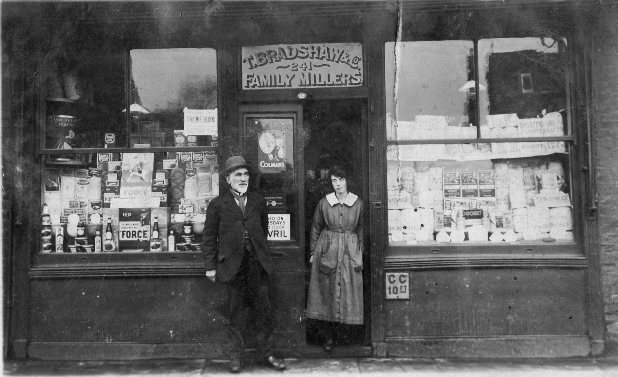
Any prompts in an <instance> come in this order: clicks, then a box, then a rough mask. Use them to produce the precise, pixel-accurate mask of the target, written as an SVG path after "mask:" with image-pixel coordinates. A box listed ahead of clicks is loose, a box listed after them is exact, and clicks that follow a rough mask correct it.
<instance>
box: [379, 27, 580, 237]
mask: <svg viewBox="0 0 618 377" xmlns="http://www.w3.org/2000/svg"><path fill="white" fill-rule="evenodd" d="M398 45H401V46H398ZM563 45H564V44H563V43H554V44H552V40H548V39H538V38H537V39H532V38H522V39H510V40H498V41H497V40H482V41H480V42H479V46H478V50H479V51H480V53H479V59H480V60H481V61H480V62H478V63H476V62H475V60H476V58H475V57H474V56H473V53H472V51H474V48H473V47H472V46H473V45H472V42H461V41H457V42H453V41H444V42H403V43H397V44H395V43H387V44H386V55H385V56H386V62H385V64H386V67H387V68H386V78H385V79H386V80H385V81H386V88H385V89H386V105H387V109H388V110H387V112H388V115H387V119H386V127H387V135H388V142H387V144H388V145H387V151H386V160H387V182H386V184H387V196H388V237H389V244H390V245H391V246H405V245H423V244H426V245H448V244H452V245H482V244H496V245H498V244H507V243H509V244H528V243H544V244H545V243H551V244H553V245H555V244H564V243H573V242H574V240H575V235H574V234H576V232H575V229H574V223H573V214H572V200H573V199H574V198H573V194H574V193H573V190H572V185H571V179H570V170H571V164H570V161H571V156H570V154H569V151H570V149H571V148H569V143H570V141H571V140H570V139H569V138H564V135H566V134H567V132H566V130H567V127H566V125H567V124H568V119H567V118H568V113H567V112H565V108H567V96H566V93H567V92H566V88H567V86H568V82H567V80H566V75H565V69H564V58H563V57H562V56H561V54H562V53H563V51H560V48H559V47H558V46H563ZM547 46H550V47H547ZM502 52H504V53H507V52H508V53H513V55H515V56H517V58H513V56H512V55H508V56H510V57H511V58H506V57H501V56H500V57H496V56H494V55H496V54H498V55H499V54H501V53H502ZM432 56H435V57H436V58H432ZM438 57H439V58H438ZM432 59H435V61H434V60H432ZM442 59H447V60H449V61H448V62H440V61H439V60H442ZM530 60H534V61H535V62H534V63H530V62H529V61H530ZM495 61H498V63H499V64H501V65H496V64H498V63H494V62H495ZM474 64H478V65H479V72H480V75H481V79H480V80H479V85H478V88H479V89H480V96H479V97H480V99H479V101H480V102H479V107H480V111H478V110H477V109H476V108H475V106H477V104H476V102H475V101H476V97H477V96H476V95H475V93H476V90H475V89H476V88H477V85H476V82H475V80H476V78H475V77H474V75H472V76H470V75H469V71H470V67H471V66H472V67H473V66H474ZM457 65H458V67H455V66H457ZM535 65H537V66H535ZM419 67H421V68H419ZM423 67H427V68H423ZM531 67H532V68H531ZM507 68H508V69H507ZM430 71H432V72H430ZM433 71H438V72H440V73H441V74H436V73H435V72H433ZM473 71H474V69H473ZM500 71H505V72H502V73H499V72H500ZM515 71H517V72H518V74H517V81H516V83H517V85H515V82H512V83H510V81H508V80H510V79H513V80H515V74H514V73H513V72H515ZM520 73H521V74H520ZM502 76H506V77H510V78H509V79H508V80H507V79H506V78H504V77H502ZM462 80H464V81H462ZM465 80H467V81H465ZM456 82H457V83H459V84H456ZM462 82H463V83H464V84H463V85H462V84H461V83H462ZM458 85H459V86H458ZM429 88H439V89H436V90H435V91H432V90H429ZM460 89H461V90H460ZM530 95H532V97H525V96H530ZM494 96H501V97H500V101H494V100H493V97H494ZM522 96H523V97H522ZM428 98H431V99H428ZM455 98H457V99H458V101H455V100H454V99H455ZM471 103H472V105H470V104H471ZM497 103H500V105H499V106H500V107H498V105H496V104H497ZM418 104H423V105H422V106H421V107H418V108H417V107H415V106H417V105H418ZM457 104H458V105H459V107H458V106H457ZM427 108H430V109H432V110H431V114H428V113H424V111H425V109H427ZM461 109H465V111H463V112H462V111H461ZM477 111H478V112H479V113H480V114H481V116H480V119H479V120H476V119H475V116H474V115H473V114H474V113H477ZM425 116H431V118H430V119H431V122H429V121H428V120H426V119H429V117H428V118H425ZM457 116H459V118H458V119H459V121H458V122H453V119H455V118H457ZM537 116H538V117H537ZM485 119H486V120H491V122H493V123H492V124H491V125H490V124H488V123H485V121H484V120H485ZM507 120H508V121H509V122H511V123H509V124H508V125H507V124H506V123H507ZM438 122H439V123H438ZM499 122H504V123H505V124H504V125H503V124H502V123H500V125H499V126H497V124H498V123H499ZM533 123H534V124H533ZM537 123H538V124H537ZM479 124H480V133H477V131H476V127H479ZM507 127H512V128H514V130H509V131H504V130H501V131H488V130H492V129H498V128H500V129H504V128H507ZM455 128H458V129H466V128H468V129H474V131H471V132H470V133H466V132H465V131H461V130H457V131H455V132H453V129H455ZM520 129H521V132H520ZM533 129H535V130H537V131H538V132H534V131H533ZM438 130H439V131H438ZM487 132H503V133H491V134H488V133H487ZM508 132H511V133H510V134H509V133H508ZM440 135H444V136H440ZM479 137H480V138H481V139H480V140H479V142H470V139H477V138H479ZM511 137H517V138H521V139H523V140H518V142H509V138H511ZM539 137H542V138H543V139H541V140H538V138H539ZM552 137H555V138H554V139H553V140H552ZM483 138H491V139H492V140H487V142H483V140H482V139H483ZM527 138H536V140H535V139H531V140H529V141H528V140H525V139H527ZM432 139H433V140H432ZM439 139H456V140H453V141H448V142H446V143H445V142H444V140H442V141H441V140H439ZM457 140H461V141H462V142H457Z"/></svg>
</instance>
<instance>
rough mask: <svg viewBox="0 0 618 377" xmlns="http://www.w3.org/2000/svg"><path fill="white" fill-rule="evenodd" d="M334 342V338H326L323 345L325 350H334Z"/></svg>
mask: <svg viewBox="0 0 618 377" xmlns="http://www.w3.org/2000/svg"><path fill="white" fill-rule="evenodd" d="M333 346H334V342H333V339H332V338H326V340H325V341H324V344H323V345H322V347H324V351H326V352H330V351H332V350H333Z"/></svg>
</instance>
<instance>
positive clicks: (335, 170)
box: [328, 165, 353, 192]
mask: <svg viewBox="0 0 618 377" xmlns="http://www.w3.org/2000/svg"><path fill="white" fill-rule="evenodd" d="M333 176H335V177H339V178H345V180H346V184H347V186H348V192H351V191H352V187H353V180H352V177H350V175H349V174H348V170H346V169H345V168H344V167H343V166H341V165H333V166H331V168H330V169H328V182H329V183H330V182H331V180H332V179H333ZM330 188H331V191H332V185H331V187H330Z"/></svg>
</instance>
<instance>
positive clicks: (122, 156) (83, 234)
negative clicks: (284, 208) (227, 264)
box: [40, 151, 219, 254]
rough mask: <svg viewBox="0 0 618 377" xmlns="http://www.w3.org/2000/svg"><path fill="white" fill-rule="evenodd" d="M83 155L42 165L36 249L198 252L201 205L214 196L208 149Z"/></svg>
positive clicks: (215, 177) (215, 173) (214, 171)
mask: <svg viewBox="0 0 618 377" xmlns="http://www.w3.org/2000/svg"><path fill="white" fill-rule="evenodd" d="M84 156H87V155H84ZM89 161H93V162H92V166H87V167H75V168H74V167H70V166H69V167H64V166H61V167H57V166H56V165H53V164H51V165H50V166H48V167H47V168H46V170H45V173H44V177H45V179H44V182H43V187H42V189H43V190H42V196H43V198H42V202H43V203H46V204H44V205H43V207H42V210H41V249H40V252H41V253H66V254H71V253H116V252H119V253H120V252H121V253H128V252H134V253H135V252H155V253H157V252H174V251H190V252H197V251H199V250H200V242H201V234H202V232H203V228H204V221H205V219H206V217H205V216H206V215H205V213H206V208H207V207H208V203H209V202H210V200H211V199H212V198H213V197H215V196H216V195H218V194H219V169H218V166H217V158H216V155H215V154H214V153H213V152H207V151H201V152H179V153H176V152H165V153H157V154H155V153H118V154H113V153H101V154H99V155H98V156H97V158H96V159H94V158H92V159H89ZM95 164H96V165H95ZM184 224H189V228H190V229H185V227H183V225H184ZM176 235H182V236H183V238H182V241H183V242H180V239H178V242H180V243H177V242H176V241H177V240H176Z"/></svg>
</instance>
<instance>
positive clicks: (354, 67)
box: [242, 43, 363, 90]
mask: <svg viewBox="0 0 618 377" xmlns="http://www.w3.org/2000/svg"><path fill="white" fill-rule="evenodd" d="M361 85H363V48H362V45H361V44H360V43H320V44H295V45H268V46H254V47H243V48H242V87H243V89H244V90H256V89H290V88H324V87H327V88H335V87H355V86H361Z"/></svg>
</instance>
